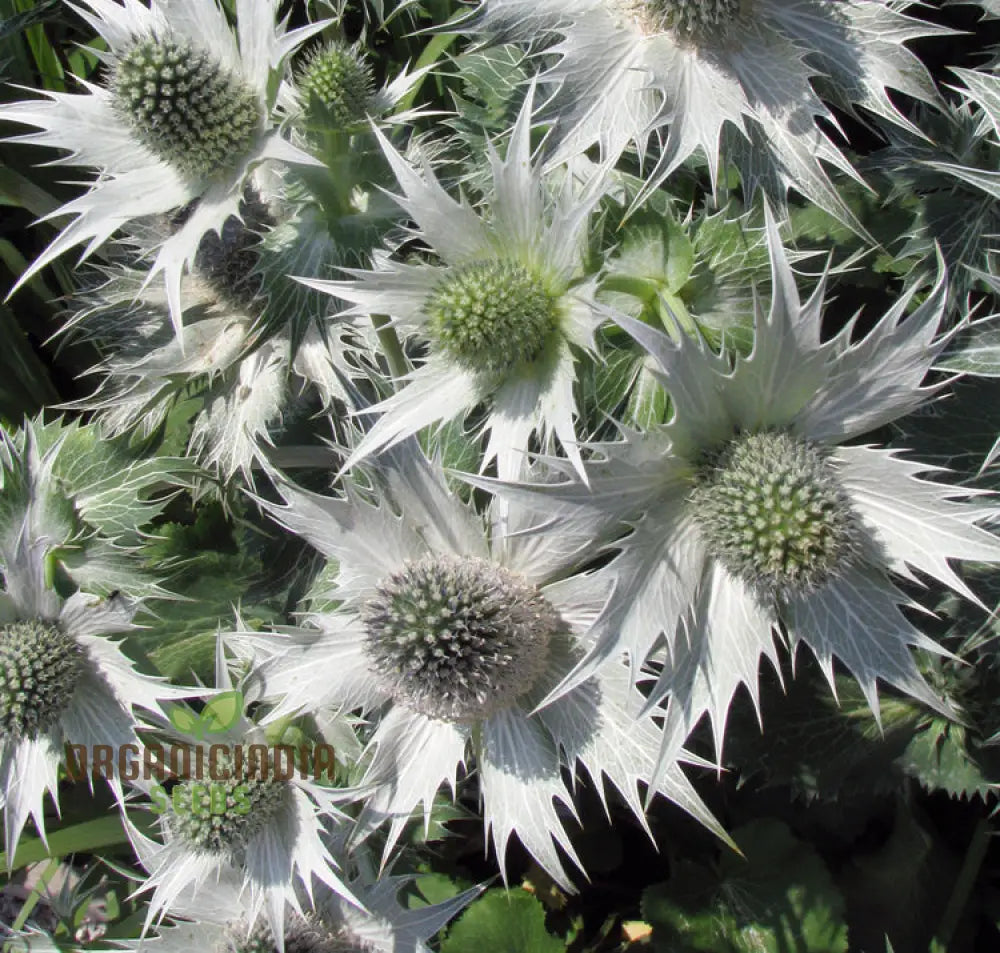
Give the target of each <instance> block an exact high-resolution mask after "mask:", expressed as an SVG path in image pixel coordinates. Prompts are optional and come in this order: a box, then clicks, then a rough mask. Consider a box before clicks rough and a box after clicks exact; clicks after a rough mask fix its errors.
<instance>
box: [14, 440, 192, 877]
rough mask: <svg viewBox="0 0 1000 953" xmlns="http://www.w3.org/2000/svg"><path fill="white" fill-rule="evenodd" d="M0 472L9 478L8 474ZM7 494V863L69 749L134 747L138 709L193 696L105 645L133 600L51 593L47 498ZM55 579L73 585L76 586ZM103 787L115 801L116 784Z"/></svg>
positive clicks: (127, 619)
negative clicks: (20, 502)
mask: <svg viewBox="0 0 1000 953" xmlns="http://www.w3.org/2000/svg"><path fill="white" fill-rule="evenodd" d="M28 440H29V445H28V448H27V454H28V457H29V460H31V465H29V468H28V469H29V470H30V471H34V472H35V473H37V472H38V467H39V459H38V457H37V448H36V446H35V444H34V442H33V440H32V439H31V438H30V437H29V438H28ZM48 462H51V455H49V460H48ZM5 475H6V476H7V477H8V478H9V477H10V473H9V471H8V473H7V474H5ZM4 489H5V494H4V504H5V507H4V513H3V516H2V527H0V572H2V573H3V579H4V588H3V591H2V592H0V806H2V807H3V817H4V844H5V851H6V857H7V862H8V865H10V864H12V863H13V858H14V851H15V848H16V846H17V842H18V839H19V838H20V835H21V831H22V830H23V828H24V825H25V823H26V821H27V819H28V817H29V816H30V817H32V818H33V819H34V822H35V826H36V827H37V829H38V831H39V832H40V833H41V835H42V837H43V838H44V836H45V812H44V804H43V801H44V796H45V793H46V792H48V793H49V795H50V796H51V798H52V800H53V801H54V802H55V804H56V806H57V808H58V790H59V766H60V764H62V762H63V758H64V753H65V746H66V745H83V746H84V747H85V748H86V749H87V750H88V751H89V750H92V749H93V747H94V746H95V745H111V746H112V747H114V748H118V747H120V746H122V745H127V744H134V743H135V740H136V719H135V715H134V714H133V708H134V707H136V706H138V707H141V708H146V709H147V710H150V711H154V712H155V711H159V709H160V704H161V702H162V701H163V700H165V699H171V698H178V697H183V696H185V695H190V694H192V692H191V690H189V689H183V688H179V687H172V686H168V685H165V684H163V683H162V682H161V681H160V680H159V679H156V678H153V677H150V676H146V675H142V674H140V673H139V672H137V671H136V670H135V669H134V667H133V665H132V662H131V660H130V659H129V658H128V657H127V656H126V655H125V654H124V653H123V652H122V650H121V647H120V646H119V644H118V643H117V642H113V641H111V640H110V639H109V638H108V636H111V635H116V634H121V633H127V632H130V631H132V629H133V628H134V626H133V625H132V621H131V620H132V617H133V615H134V613H135V610H136V605H135V603H134V602H133V601H132V600H130V599H128V598H126V597H124V596H121V595H116V596H113V597H110V598H107V599H101V598H99V597H97V596H92V595H86V594H85V593H84V592H82V591H80V590H77V591H75V592H73V594H72V595H70V596H69V597H68V598H63V597H62V596H60V595H59V594H58V593H57V592H56V590H55V588H53V583H54V582H55V580H54V579H53V578H52V575H53V574H52V572H51V571H50V568H49V567H50V565H51V564H50V561H49V556H50V554H51V552H52V548H53V546H54V540H53V539H52V538H51V537H50V536H48V535H47V533H46V528H47V527H51V525H52V524H51V523H50V522H49V521H48V518H47V514H46V508H47V507H48V506H50V505H51V502H52V501H51V498H49V499H47V498H46V497H45V495H44V494H36V495H33V496H31V497H29V498H28V500H27V502H26V503H24V505H22V506H20V507H17V505H16V504H17V493H16V489H11V488H10V486H9V484H8V485H7V486H5V488H4ZM8 491H9V492H10V494H11V497H12V498H10V499H9V498H8V497H7V492H8ZM123 559H124V556H123V554H119V558H118V559H117V560H116V562H115V563H113V564H112V566H113V567H117V568H118V570H119V572H121V571H122V569H121V564H122V562H123ZM90 568H92V569H93V568H95V567H94V565H92V566H91V567H90ZM126 578H127V576H126ZM60 582H61V583H62V584H63V585H67V586H72V580H65V579H63V580H60ZM109 781H110V783H111V787H112V789H113V791H114V793H115V795H116V796H117V797H118V798H119V800H120V799H121V797H122V786H121V782H120V780H119V779H117V778H111V779H109ZM91 783H93V782H91Z"/></svg>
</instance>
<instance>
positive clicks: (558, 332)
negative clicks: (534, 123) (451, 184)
mask: <svg viewBox="0 0 1000 953" xmlns="http://www.w3.org/2000/svg"><path fill="white" fill-rule="evenodd" d="M531 102H532V98H531V96H529V97H528V99H527V100H526V102H525V104H524V107H523V109H522V110H521V113H520V116H519V117H518V120H517V122H516V124H515V126H514V129H513V132H512V134H511V140H510V144H509V147H508V151H507V156H506V158H504V159H501V158H500V156H499V155H498V154H497V152H496V150H495V149H494V148H493V146H492V145H491V146H490V147H489V150H488V158H489V163H490V167H491V170H492V175H493V181H492V188H491V191H490V193H489V195H488V196H487V199H486V208H485V210H484V212H483V214H478V213H477V212H476V211H474V210H473V209H472V208H471V207H470V206H469V205H468V204H467V202H465V200H464V199H463V200H461V201H457V200H455V199H453V198H452V197H451V196H449V195H448V194H447V192H445V190H444V189H443V188H442V186H441V184H440V183H439V182H438V180H437V178H436V177H435V175H434V173H433V171H432V170H431V169H430V167H429V166H427V165H425V166H424V169H423V174H422V175H421V174H420V173H419V172H417V170H416V169H414V168H413V167H412V166H411V165H410V164H409V163H408V162H407V161H406V160H405V159H404V158H403V157H402V156H401V155H399V153H397V152H396V150H395V149H394V148H393V147H392V146H391V145H390V144H389V143H388V141H386V140H385V138H384V137H381V136H380V141H381V143H382V148H383V150H384V151H385V154H386V156H387V158H388V160H389V162H390V164H391V165H392V168H393V171H394V172H395V174H396V177H397V179H398V180H399V183H400V186H401V187H402V189H403V193H404V194H403V196H402V197H399V198H398V199H397V201H398V202H399V204H400V205H401V206H402V208H403V209H404V210H405V211H406V213H407V214H408V215H409V217H410V218H411V219H413V220H414V221H415V222H416V224H417V228H416V230H415V231H414V237H416V238H419V239H420V240H422V241H424V242H426V244H427V245H428V246H429V247H430V249H431V250H432V251H433V252H434V253H435V254H436V255H437V256H438V257H439V258H440V259H441V262H442V263H441V264H411V263H404V262H399V261H394V260H391V259H390V258H388V256H384V255H383V256H379V257H378V258H377V259H376V267H375V268H374V269H373V270H371V271H361V270H356V271H355V270H352V271H351V274H352V275H353V280H351V281H330V282H323V281H310V282H307V283H308V284H309V285H310V286H312V287H315V288H318V289H320V290H324V291H328V292H329V293H330V294H332V295H335V296H336V297H338V298H341V299H343V300H345V301H349V302H352V303H353V307H351V308H349V309H348V310H347V311H345V312H344V313H345V314H353V315H366V316H367V315H373V314H374V315H383V314H384V315H388V316H389V317H390V318H391V319H392V323H393V325H394V327H395V328H396V329H397V330H398V331H400V332H401V333H402V334H403V335H404V336H406V337H409V336H412V335H415V336H419V337H420V338H422V339H425V340H427V341H428V342H429V345H430V347H429V354H428V357H427V360H426V363H424V364H423V366H421V367H419V368H417V369H416V370H415V371H413V372H412V373H411V374H409V375H408V376H407V377H406V378H405V379H403V380H402V381H400V382H399V383H400V384H401V386H400V387H399V390H398V391H397V392H396V393H395V394H393V395H392V396H391V397H389V398H387V399H385V400H383V401H381V402H380V403H377V404H375V405H374V406H372V407H370V408H368V409H366V410H365V413H366V414H368V413H373V414H376V413H377V414H380V415H381V416H380V417H379V418H378V420H377V421H376V422H375V424H374V425H373V426H372V428H371V429H370V430H369V432H368V433H367V434H365V436H364V437H363V438H362V440H361V441H360V443H359V444H358V445H357V446H356V447H355V448H354V449H353V451H352V453H351V455H350V457H349V459H348V460H347V462H346V464H345V467H350V466H353V465H354V464H355V463H357V462H358V461H359V460H362V459H364V458H365V457H366V456H368V455H370V454H372V453H376V452H378V451H380V450H383V449H385V448H387V447H391V446H393V445H394V444H396V443H398V442H399V441H401V440H404V439H405V438H406V437H409V436H411V435H413V434H415V433H417V432H418V431H419V430H421V429H422V428H424V427H426V426H429V425H431V424H435V423H438V422H442V421H448V420H452V419H454V418H456V417H460V416H464V415H465V414H467V413H468V412H469V411H471V410H472V409H473V408H475V407H476V406H478V405H480V404H482V403H484V402H489V404H490V407H489V411H488V412H487V414H486V418H485V422H484V424H483V427H484V429H485V430H487V431H489V442H488V445H487V447H486V453H485V457H484V461H483V462H484V466H485V465H486V464H488V463H489V462H490V461H491V460H493V459H496V461H497V467H498V469H499V471H500V472H501V473H503V474H505V475H511V476H514V475H516V473H517V472H518V469H519V467H520V465H521V461H522V459H523V454H524V451H525V450H526V449H527V447H528V442H529V440H530V438H531V437H532V435H533V434H537V435H538V436H539V438H540V439H542V440H543V441H551V437H552V436H553V435H554V436H555V437H558V439H559V441H560V443H561V444H562V447H563V450H564V451H565V453H566V454H567V455H568V456H569V457H570V459H572V460H574V461H577V462H579V453H578V451H577V450H576V436H575V433H574V428H573V414H574V400H573V381H574V379H575V369H574V365H575V357H574V354H573V350H572V349H573V348H574V347H576V348H580V349H582V350H584V351H588V350H591V349H592V348H593V335H594V331H595V329H596V328H597V325H598V324H599V322H600V317H599V316H598V314H597V311H596V309H595V306H594V302H593V292H594V281H593V279H591V278H588V277H587V276H586V274H585V270H584V260H583V257H584V242H585V239H586V230H587V223H588V218H589V213H590V210H591V208H592V206H593V204H594V202H595V201H596V200H597V199H598V198H599V191H598V190H597V189H596V188H594V187H590V188H589V191H588V192H587V194H584V195H581V194H577V193H575V192H574V190H573V186H572V183H571V182H570V180H569V179H568V178H567V179H566V180H565V185H564V187H563V188H562V189H561V190H560V191H559V192H558V193H557V194H554V195H553V194H552V193H551V192H550V191H549V185H548V184H547V183H546V182H544V181H543V179H542V176H541V173H540V170H539V168H538V166H537V165H534V166H533V165H532V163H531V149H530V142H529V133H530V128H531Z"/></svg>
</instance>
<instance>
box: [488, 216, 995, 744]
mask: <svg viewBox="0 0 1000 953" xmlns="http://www.w3.org/2000/svg"><path fill="white" fill-rule="evenodd" d="M768 244H769V247H770V253H771V263H772V269H773V273H774V285H773V298H772V304H771V309H770V313H769V314H766V315H765V314H764V313H763V312H762V311H761V310H760V309H759V308H758V313H757V316H756V320H755V332H754V345H753V349H752V351H751V352H750V354H749V355H748V356H746V357H742V356H738V355H737V356H732V355H730V354H728V353H725V352H723V353H719V352H717V351H714V350H713V349H711V348H710V347H709V346H708V345H707V344H706V343H705V342H704V341H703V340H699V339H696V338H693V337H691V336H689V335H685V334H678V335H676V337H674V338H671V337H668V336H667V335H665V334H663V333H662V332H660V331H657V330H654V329H653V328H651V327H650V326H649V325H646V324H643V323H641V322H638V321H634V320H632V319H630V318H626V317H624V316H619V317H618V318H617V319H616V320H618V321H619V323H620V324H621V325H622V326H623V327H625V328H626V330H628V331H629V332H630V333H631V334H632V335H633V336H634V337H635V338H636V339H637V340H638V341H639V342H640V343H642V344H643V345H644V346H645V347H646V348H647V350H648V351H649V353H650V355H651V357H652V358H653V360H654V361H655V373H656V374H657V376H658V378H659V379H660V381H661V383H662V385H663V386H664V387H665V388H666V389H667V390H668V391H669V393H670V396H671V399H672V409H673V415H672V417H671V419H670V421H669V422H668V423H667V424H666V425H665V426H662V427H659V428H655V429H651V430H649V431H648V432H645V433H642V432H630V431H626V432H625V433H624V439H623V440H621V441H617V442H613V443H608V444H601V445H599V446H595V448H594V449H595V450H596V451H597V452H598V457H600V458H603V459H598V460H596V461H595V463H594V464H593V466H591V467H588V469H589V475H590V487H589V489H588V488H587V487H584V486H579V485H573V484H571V483H563V484H557V485H554V486H548V487H545V486H543V487H530V486H527V485H519V486H517V487H508V488H507V489H503V488H502V487H501V488H500V491H501V492H502V493H504V494H505V495H509V494H512V495H513V496H514V497H516V498H517V499H524V500H525V501H529V500H531V499H534V500H535V503H534V505H535V506H538V507H540V508H542V509H543V510H544V512H545V513H546V514H547V515H548V517H549V519H550V520H551V523H552V527H553V531H555V530H557V529H558V528H559V527H560V526H563V527H565V532H567V533H568V534H569V535H570V537H571V538H575V539H576V540H578V541H580V542H583V541H585V540H586V539H587V538H589V539H590V540H591V541H592V542H593V541H595V540H599V539H601V540H605V541H608V542H613V546H614V549H615V550H617V555H616V556H615V558H614V559H613V560H611V562H609V563H608V564H607V565H606V566H605V567H604V568H602V569H601V570H599V572H598V573H597V575H596V577H595V578H597V579H607V580H609V581H610V583H611V585H613V587H614V590H613V593H612V595H611V597H610V599H609V600H608V603H607V605H606V606H605V608H604V611H603V613H602V614H601V617H600V618H599V619H598V621H597V623H596V625H595V627H594V630H593V633H592V634H593V636H594V638H595V643H594V647H593V649H592V651H591V653H590V655H589V657H588V659H587V660H585V661H584V662H583V663H582V664H581V665H580V666H578V668H577V671H576V672H575V673H574V675H573V676H572V677H571V678H569V679H567V680H566V681H565V682H564V684H563V685H562V686H561V687H560V689H559V690H557V691H556V692H554V693H552V695H551V696H550V697H552V698H556V697H559V694H560V692H561V691H565V690H566V689H567V688H570V687H571V686H573V685H577V684H579V682H580V680H581V679H583V678H585V677H587V675H588V674H589V673H591V672H592V671H593V670H594V669H595V668H597V667H599V666H600V664H601V663H602V661H603V660H607V659H609V658H611V657H615V656H617V655H618V654H619V653H620V652H623V651H624V652H627V654H628V655H629V657H630V659H631V661H632V664H633V666H635V667H636V668H638V666H639V665H641V664H642V663H643V662H644V661H646V660H647V659H648V658H650V657H654V658H656V659H657V660H662V671H661V674H660V676H659V679H658V681H657V683H656V685H655V687H654V689H653V691H652V693H651V696H650V704H651V705H652V704H655V703H657V702H660V701H663V700H668V708H669V711H670V712H672V713H673V714H674V715H676V716H677V717H678V718H679V719H680V721H681V722H682V723H683V725H684V730H688V729H690V728H691V727H692V726H693V725H694V724H695V722H696V721H697V720H698V719H699V718H700V717H701V715H702V714H703V713H705V712H708V713H709V714H710V715H711V718H712V722H713V727H714V729H715V734H716V743H717V745H719V746H720V747H721V743H722V737H723V732H724V728H725V721H726V713H727V711H728V708H729V703H730V701H731V699H732V697H733V694H734V693H735V692H736V690H737V688H738V687H739V686H740V685H741V684H745V685H746V686H747V687H748V689H749V690H750V692H751V693H752V694H753V696H754V697H755V698H756V691H757V688H756V683H757V668H758V664H759V660H760V657H761V656H762V655H766V656H767V657H768V658H770V659H771V660H772V661H773V662H775V663H776V661H777V655H776V647H775V643H774V631H775V629H776V627H777V626H778V625H779V623H780V625H781V626H782V627H783V628H784V630H785V631H786V632H787V634H788V637H789V639H790V641H791V643H792V645H793V647H794V646H795V645H797V644H798V643H800V642H804V643H805V644H806V645H808V646H809V647H810V648H811V650H812V651H813V653H814V654H815V655H816V657H817V659H818V660H819V662H820V665H821V667H822V669H823V671H824V672H825V673H826V675H827V677H828V678H829V680H830V682H831V685H832V683H833V674H834V673H833V665H834V659H839V660H840V661H841V662H842V663H844V664H845V665H846V666H847V668H848V669H849V670H850V671H851V672H853V674H854V676H855V677H856V678H857V680H858V682H859V683H860V685H861V687H862V689H863V691H864V693H865V696H866V698H867V699H868V701H869V704H870V705H871V706H872V709H873V710H874V711H875V712H876V713H877V712H878V696H877V685H876V683H877V681H878V680H880V679H881V680H882V681H884V682H887V683H889V684H891V685H893V686H895V687H896V688H898V689H900V690H901V691H904V692H907V693H909V694H911V695H913V696H914V697H916V698H918V699H920V700H922V701H924V702H925V703H927V704H928V705H931V706H934V707H937V708H939V709H941V710H946V711H947V710H948V706H947V704H946V703H944V702H942V701H941V700H940V699H939V698H938V697H937V696H936V695H935V693H934V692H933V691H932V690H931V688H930V687H929V686H928V685H927V684H926V682H925V681H924V679H923V677H922V676H921V674H920V672H919V670H918V668H917V666H916V664H915V662H914V659H913V657H912V655H911V653H910V651H909V648H910V647H914V646H915V647H919V648H924V649H929V650H932V651H939V652H940V651H943V650H942V649H941V648H940V647H939V646H938V645H937V644H936V643H935V642H933V641H932V640H931V639H929V638H928V637H927V636H925V635H923V634H922V633H921V632H920V631H919V630H918V629H917V628H916V627H915V626H914V625H913V624H912V623H911V622H910V621H909V619H907V618H906V616H904V615H903V613H902V612H901V611H900V606H902V605H911V602H910V600H909V598H908V597H907V596H905V595H904V594H903V593H902V592H901V591H900V590H899V589H898V588H897V587H896V585H895V583H894V582H893V580H892V576H893V575H894V574H895V575H899V576H901V577H903V578H906V579H913V578H914V571H919V572H921V573H923V574H926V575H927V576H929V577H931V578H934V579H936V580H938V581H940V582H941V583H943V584H945V585H947V586H950V587H952V588H953V589H955V590H956V591H957V592H959V593H961V594H964V595H966V596H968V597H970V598H974V597H973V596H972V594H971V592H970V591H969V590H968V588H967V587H966V585H965V584H964V583H963V582H962V580H961V579H960V578H959V577H958V576H957V575H956V573H955V571H954V570H953V569H952V567H951V565H950V564H949V560H950V559H969V560H976V561H980V562H986V563H992V562H996V561H998V560H1000V543H998V541H997V539H996V538H995V537H994V536H993V535H992V534H991V533H989V532H987V531H986V530H985V529H983V528H980V527H979V526H977V525H976V524H977V523H978V522H979V521H980V520H982V519H984V518H987V517H988V516H990V515H991V514H995V509H993V508H991V507H988V506H985V505H983V504H981V503H980V504H978V505H970V504H969V503H968V502H966V501H967V500H968V499H969V498H971V497H974V496H976V491H975V490H972V489H969V488H967V487H964V486H952V485H948V484H942V483H935V482H931V481H930V480H926V479H922V478H920V477H921V476H922V475H923V474H926V473H928V472H931V471H933V470H934V469H935V468H934V467H930V466H925V465H921V464H919V463H916V462H912V461H910V460H906V459H904V458H901V457H900V456H899V455H898V453H897V452H894V451H887V450H884V449H880V448H878V447H874V446H862V445H858V444H856V443H854V442H853V438H856V437H858V436H860V435H862V434H865V433H867V432H869V431H871V430H873V429H875V428H878V427H880V426H883V425H884V424H887V423H889V422H890V421H892V420H895V419H897V418H899V417H901V416H903V415H905V414H907V413H908V412H910V411H912V410H914V409H916V408H917V407H919V406H921V404H923V403H924V402H925V401H927V400H928V399H929V397H930V396H932V395H933V394H934V393H935V392H936V389H935V388H933V387H929V386H927V385H926V384H925V383H924V378H925V376H926V375H927V373H928V372H929V370H930V369H931V367H932V365H933V363H934V361H935V360H936V358H937V357H938V356H939V354H940V353H941V350H942V348H943V346H944V344H945V343H946V340H947V338H948V335H945V334H940V333H939V326H940V322H941V318H942V314H943V311H944V302H945V296H946V286H945V277H944V274H943V272H942V274H941V276H940V278H939V280H938V282H937V284H936V285H935V287H934V289H933V291H932V292H931V294H930V295H929V296H928V297H927V298H926V300H925V301H924V302H923V303H921V304H920V305H919V307H916V308H915V309H914V310H913V312H912V313H911V314H909V315H907V308H908V305H909V303H910V301H911V300H912V293H911V295H908V296H906V297H904V298H903V299H902V300H900V301H899V302H897V303H896V305H894V306H893V307H892V308H891V309H890V311H889V312H888V313H887V314H886V315H885V316H884V317H883V318H882V319H881V320H880V321H879V322H878V323H877V324H876V326H875V327H874V329H873V330H872V331H871V332H870V333H869V334H868V335H867V336H866V337H864V338H862V339H860V340H857V341H855V340H853V339H852V335H853V333H854V322H848V323H847V325H846V327H844V328H843V330H841V331H840V332H839V333H838V334H837V335H836V336H834V337H833V338H831V339H829V340H825V341H824V340H822V339H821V337H820V322H821V318H822V310H823V286H824V282H821V283H820V286H819V288H818V289H817V290H816V292H815V293H814V294H813V296H812V297H811V298H810V299H809V300H808V301H806V302H804V303H803V302H801V301H800V300H799V296H798V293H797V290H796V287H795V282H794V278H793V276H792V272H791V269H790V268H789V266H788V262H787V260H786V258H785V254H784V251H783V249H782V247H781V243H780V239H779V237H778V234H777V230H776V228H775V227H774V225H773V222H769V226H768ZM623 524H627V525H628V526H630V527H631V529H632V531H631V533H630V534H629V535H628V536H627V537H625V538H621V532H622V526H623ZM661 638H662V639H665V640H666V644H667V646H668V651H667V653H666V657H665V658H663V657H662V656H660V655H659V654H658V648H659V644H660V639H661Z"/></svg>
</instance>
